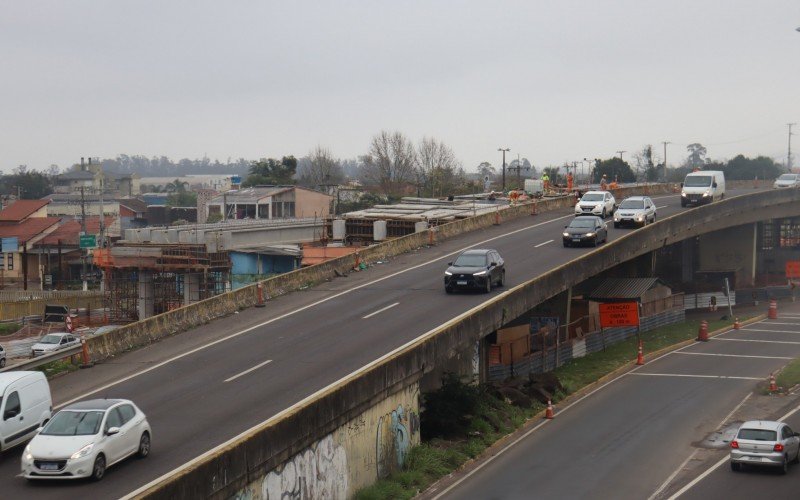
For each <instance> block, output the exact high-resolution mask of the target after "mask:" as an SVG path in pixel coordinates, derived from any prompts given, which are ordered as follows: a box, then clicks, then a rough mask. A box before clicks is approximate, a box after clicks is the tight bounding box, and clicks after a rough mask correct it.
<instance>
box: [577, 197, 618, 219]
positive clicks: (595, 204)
mask: <svg viewBox="0 0 800 500" xmlns="http://www.w3.org/2000/svg"><path fill="white" fill-rule="evenodd" d="M616 207H617V200H615V199H614V195H613V194H611V193H609V192H608V191H587V192H586V194H584V195H583V196H582V197H581V199H580V201H579V202H578V203H576V204H575V215H597V216H599V217H602V218H604V219H605V218H606V217H608V216H609V215H613V214H614V210H615V209H616Z"/></svg>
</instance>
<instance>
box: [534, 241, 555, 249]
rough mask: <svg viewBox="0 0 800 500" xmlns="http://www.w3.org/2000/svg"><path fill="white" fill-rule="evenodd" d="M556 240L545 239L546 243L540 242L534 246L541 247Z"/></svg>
mask: <svg viewBox="0 0 800 500" xmlns="http://www.w3.org/2000/svg"><path fill="white" fill-rule="evenodd" d="M554 241H555V240H547V241H545V242H544V243H539V244H538V245H533V248H539V247H543V246H545V245H547V244H548V243H552V242H554Z"/></svg>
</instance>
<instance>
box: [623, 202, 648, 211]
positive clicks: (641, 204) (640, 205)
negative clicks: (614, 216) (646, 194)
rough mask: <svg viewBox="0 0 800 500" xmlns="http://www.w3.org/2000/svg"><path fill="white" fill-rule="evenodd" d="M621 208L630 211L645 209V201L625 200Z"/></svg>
mask: <svg viewBox="0 0 800 500" xmlns="http://www.w3.org/2000/svg"><path fill="white" fill-rule="evenodd" d="M619 208H627V209H628V210H633V209H636V208H644V200H625V201H623V202H622V203H621V204H620V206H619Z"/></svg>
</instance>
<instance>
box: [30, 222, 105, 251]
mask: <svg viewBox="0 0 800 500" xmlns="http://www.w3.org/2000/svg"><path fill="white" fill-rule="evenodd" d="M114 222H115V219H114V217H106V218H105V219H104V221H103V224H104V227H105V229H106V231H107V230H108V228H110V227H111V226H112V225H113V224H114ZM81 231H82V225H81V221H80V219H67V220H65V221H64V223H63V224H61V225H60V226H58V228H56V230H55V231H53V232H52V233H50V234H48V235H47V236H45V237H44V238H42V239H41V240H39V241H38V242H37V243H36V246H56V245H58V242H59V240H60V241H61V244H62V245H67V246H77V245H78V239H79V235H80V232H81ZM99 232H100V217H97V216H95V217H86V233H87V234H98V233H99Z"/></svg>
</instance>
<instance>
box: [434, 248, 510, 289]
mask: <svg viewBox="0 0 800 500" xmlns="http://www.w3.org/2000/svg"><path fill="white" fill-rule="evenodd" d="M447 265H448V266H450V267H448V268H447V270H446V271H445V272H444V290H445V291H446V292H447V293H453V291H455V290H468V289H475V290H483V291H485V292H487V293H488V292H491V291H492V286H493V285H497V286H503V285H505V283H506V268H505V263H504V262H503V258H502V257H500V254H499V253H498V252H497V250H492V249H473V250H466V251H464V252H462V253H461V254H460V255H459V256H458V257H456V260H455V261H453V262H450V263H448V264H447Z"/></svg>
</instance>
